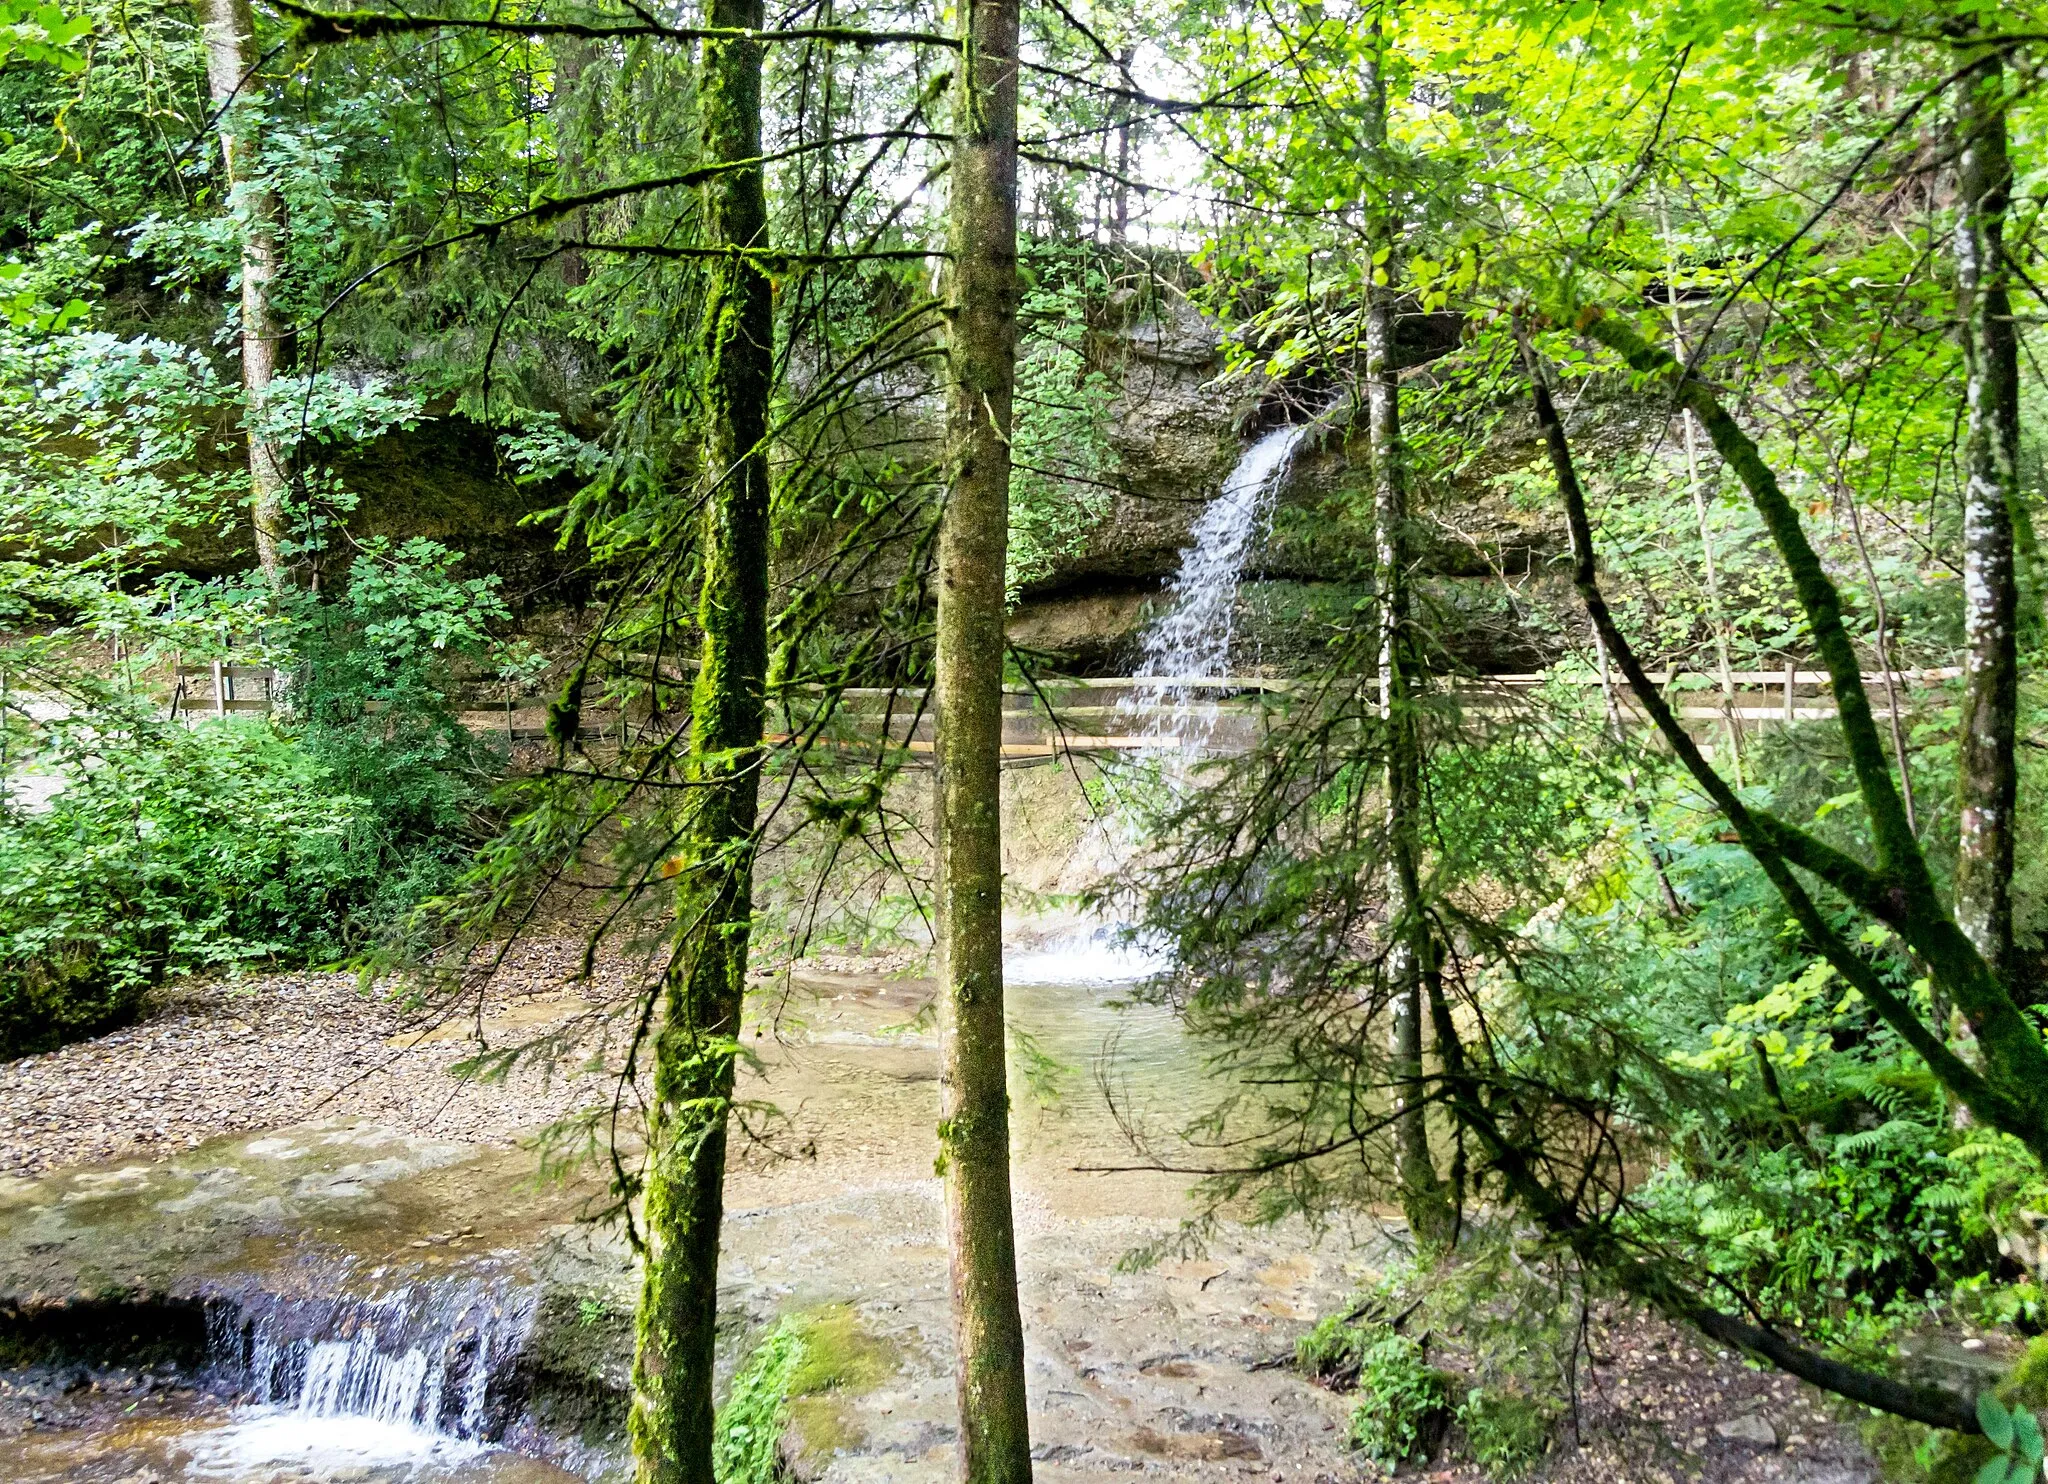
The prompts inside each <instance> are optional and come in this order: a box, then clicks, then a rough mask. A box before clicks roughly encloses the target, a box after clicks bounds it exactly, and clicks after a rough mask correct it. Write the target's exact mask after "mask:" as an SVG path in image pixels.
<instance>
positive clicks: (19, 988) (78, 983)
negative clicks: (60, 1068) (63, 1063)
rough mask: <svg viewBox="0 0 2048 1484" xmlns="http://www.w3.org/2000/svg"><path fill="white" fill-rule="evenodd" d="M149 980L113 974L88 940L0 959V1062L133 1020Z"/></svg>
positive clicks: (79, 1038)
mask: <svg viewBox="0 0 2048 1484" xmlns="http://www.w3.org/2000/svg"><path fill="white" fill-rule="evenodd" d="M146 987H147V986H146V985H145V984H144V983H143V982H142V981H140V980H137V979H134V978H133V977H132V976H130V977H123V978H121V979H118V980H117V979H116V978H114V976H113V975H111V974H110V973H109V972H108V966H107V963H106V960H105V958H104V957H103V955H102V954H101V953H100V952H99V950H98V948H97V947H95V946H94V945H92V944H89V943H66V944H62V945H60V946H59V947H57V948H55V949H53V950H51V951H49V952H47V953H44V954H42V955H40V956H38V957H37V958H34V959H32V960H28V961H26V962H23V961H13V962H6V963H0V1061H12V1060H14V1058H16V1057H20V1056H33V1055H35V1054H36V1053H37V1052H40V1051H54V1050H56V1048H58V1047H59V1046H63V1045H65V1044H67V1043H69V1042H72V1041H79V1040H83V1039H84V1038H85V1037H87V1036H96V1035H99V1034H101V1033H102V1032H104V1031H110V1030H113V1029H115V1028H116V1027H118V1026H121V1025H125V1024H127V1023H128V1022H129V1021H131V1020H133V1019H134V1018H135V1016H136V1014H137V1012H138V1011H140V1010H141V1008H142V997H143V993H144V991H145V989H146Z"/></svg>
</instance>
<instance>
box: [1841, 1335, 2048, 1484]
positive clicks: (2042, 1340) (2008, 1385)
mask: <svg viewBox="0 0 2048 1484" xmlns="http://www.w3.org/2000/svg"><path fill="white" fill-rule="evenodd" d="M1994 1391H1995V1393H1996V1395H1997V1397H1998V1399H1999V1400H2000V1401H2002V1402H2004V1403H2005V1404H2006V1406H2008V1407H2011V1408H2015V1409H2017V1408H2021V1407H2024V1408H2026V1409H2028V1410H2029V1411H2033V1412H2044V1411H2048V1335H2043V1336H2040V1337H2038V1338H2036V1339H2035V1340H2033V1341H2032V1342H2031V1343H2029V1344H2028V1346H2027V1349H2026V1353H2025V1354H2023V1355H2022V1356H2021V1357H2020V1359H2019V1363H2018V1364H2017V1365H2015V1366H2014V1367H2013V1368H2012V1369H2011V1370H2010V1371H2008V1372H2006V1374H2005V1378H2004V1379H2003V1380H2001V1381H2000V1382H1999V1383H1998V1385H1997V1386H1996V1387H1995V1388H1994ZM1930 1437H1932V1438H1934V1444H1933V1448H1932V1450H1931V1451H1932V1457H1931V1459H1930V1457H1929V1452H1930V1450H1929V1448H1928V1442H1929V1439H1930ZM1864 1442H1865V1444H1866V1445H1867V1446H1868V1447H1869V1448H1870V1450H1871V1452H1872V1453H1874V1454H1876V1455H1877V1460H1878V1463H1879V1465H1880V1466H1881V1467H1882V1468H1883V1470H1884V1476H1885V1478H1887V1479H1890V1480H1894V1481H1899V1484H1919V1481H1921V1480H1925V1481H1926V1484H1973V1481H1974V1480H1975V1479H1976V1477H1977V1472H1978V1470H1980V1469H1981V1468H1983V1467H1984V1465H1985V1464H1986V1463H1988V1462H1989V1461H1990V1460H1991V1459H1992V1458H1993V1457H1995V1456H1996V1455H1997V1452H1998V1450H1997V1449H1996V1448H1994V1447H1992V1446H1991V1444H1990V1442H1989V1441H1987V1440H1986V1439H1985V1438H1983V1437H1980V1436H1978V1435H1976V1434H1974V1433H1971V1434H1965V1433H1941V1434H1938V1435H1935V1434H1931V1433H1930V1430H1929V1429H1927V1428H1924V1427H1917V1426H1915V1425H1914V1424H1912V1423H1909V1422H1904V1421H1901V1420H1900V1419H1898V1418H1891V1417H1887V1418H1882V1419H1879V1420H1878V1421H1877V1422H1874V1423H1872V1424H1871V1425H1870V1426H1869V1427H1868V1428H1866V1429H1865V1430H1864Z"/></svg>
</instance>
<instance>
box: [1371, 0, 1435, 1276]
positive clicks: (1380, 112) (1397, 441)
mask: <svg viewBox="0 0 2048 1484" xmlns="http://www.w3.org/2000/svg"><path fill="white" fill-rule="evenodd" d="M1373 40H1374V47H1373V56H1372V60H1371V61H1370V62H1369V63H1368V64H1367V66H1368V74H1367V78H1366V91H1367V105H1366V118H1367V123H1366V129H1367V137H1368V143H1369V144H1370V145H1371V147H1372V149H1373V150H1374V151H1375V153H1377V154H1381V155H1384V153H1385V151H1386V146H1387V89H1386V75H1385V71H1384V67H1383V65H1382V49H1383V47H1384V44H1385V43H1384V40H1383V37H1382V35H1381V32H1380V28H1379V26H1378V24H1377V23H1375V24H1374V26H1373ZM1383 173H1384V172H1383ZM1399 237H1400V223H1399V221H1398V220H1397V219H1396V215H1395V212H1394V209H1393V206H1392V203H1391V201H1388V202H1381V203H1375V204H1374V206H1373V207H1372V208H1371V222H1370V225H1369V227H1368V244H1369V246H1370V249H1371V252H1372V256H1373V258H1374V260H1375V261H1376V262H1378V263H1380V264H1381V265H1382V266H1379V267H1376V268H1374V270H1373V282H1372V284H1371V286H1370V288H1369V289H1368V290H1367V294H1366V310H1365V384H1366V425H1367V439H1368V442H1369V443H1370V445H1371V449H1372V488H1373V516H1374V527H1375V535H1376V545H1377V547H1378V550H1377V567H1378V583H1379V618H1380V707H1381V713H1382V716H1383V718H1384V721H1385V725H1386V729H1387V743H1386V745H1387V853H1388V864H1387V922H1388V926H1389V928H1390V929H1391V931H1392V933H1393V940H1392V942H1391V943H1390V944H1389V945H1388V949H1387V978H1388V982H1389V986H1390V989H1391V992H1392V996H1393V1004H1394V1024H1393V1058H1392V1063H1391V1067H1390V1071H1391V1074H1392V1076H1391V1080H1392V1083H1393V1086H1394V1097H1395V1100H1396V1105H1397V1112H1398V1113H1399V1115H1400V1116H1399V1117H1398V1119H1397V1120H1396V1122H1395V1125H1394V1141H1395V1160H1396V1167H1397V1172H1398V1174H1399V1178H1400V1182H1401V1205H1402V1209H1403V1210H1404V1211H1405V1212H1406V1214H1407V1217H1408V1228H1409V1231H1410V1232H1411V1233H1412V1234H1413V1235H1414V1237H1415V1239H1416V1241H1417V1242H1418V1243H1421V1244H1423V1245H1425V1246H1435V1245H1437V1244H1439V1243H1441V1242H1442V1241H1444V1240H1446V1239H1447V1238H1448V1236H1449V1234H1450V1229H1451V1222H1450V1219H1449V1218H1450V1212H1449V1211H1448V1209H1447V1202H1446V1200H1445V1193H1444V1187H1443V1183H1442V1182H1441V1181H1440V1180H1439V1179H1438V1178H1437V1173H1436V1163H1435V1161H1434V1160H1433V1159H1432V1158H1431V1157H1430V1152H1429V1119H1428V1113H1427V1104H1426V1103H1425V1101H1424V1098H1425V1093H1426V1083H1425V1080H1424V1075H1423V1065H1422V989H1423V980H1424V977H1425V975H1426V974H1427V973H1428V972H1429V971H1430V969H1431V968H1432V967H1433V959H1432V955H1433V954H1434V953H1435V951H1436V944H1435V939H1434V936H1433V935H1432V934H1431V932H1430V930H1429V922H1428V919H1427V918H1426V917H1425V916H1424V914H1423V910H1422V868H1421V840H1420V838H1419V834H1418V824H1419V822H1420V816H1421V812H1422V735H1421V731H1420V729H1419V727H1418V726H1417V718H1416V714H1415V702H1416V692H1417V688H1418V681H1419V676H1418V671H1419V669H1420V666H1419V665H1418V663H1417V655H1416V650H1415V636H1414V632H1413V629H1412V626H1411V623H1410V611H1409V601H1408V561H1409V553H1408V476H1407V469H1406V467H1405V459H1404V452H1403V449H1402V446H1401V392H1400V380H1399V374H1398V373H1397V372H1396V370H1395V368H1394V294H1395V290H1394V251H1395V248H1396V247H1397V246H1398V244H1399Z"/></svg>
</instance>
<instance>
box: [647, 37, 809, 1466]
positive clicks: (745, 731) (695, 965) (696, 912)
mask: <svg viewBox="0 0 2048 1484" xmlns="http://www.w3.org/2000/svg"><path fill="white" fill-rule="evenodd" d="M706 24H707V25H710V26H715V27H720V28H732V29H744V30H759V29H761V27H762V26H763V24H764V18H763V3H762V0H711V3H710V5H709V6H708V13H707V15H706ZM761 50H762V49H761V46H760V44H759V43H758V42H752V41H713V42H706V43H705V45H704V57H703V67H702V83H701V85H700V87H699V92H698V98H699V107H700V110H701V112H702V118H703V138H704V158H705V160H706V161H707V162H719V161H727V160H758V159H759V158H760V154H761ZM704 231H705V241H706V243H707V244H709V245H717V246H727V247H732V248H765V247H766V246H767V245H768V204H767V196H766V187H765V183H764V181H763V179H762V172H761V170H760V168H759V167H758V166H756V167H755V168H752V169H740V170H730V171H725V172H722V173H721V174H719V175H717V176H715V177H713V179H712V180H711V183H710V184H709V185H708V186H706V188H705V191H704ZM707 279H708V282H707V284H706V291H705V299H704V327H703V367H704V370H703V376H704V384H703V392H704V406H705V408H706V416H707V423H708V425H707V427H706V430H705V438H704V454H703V476H702V477H703V479H704V480H705V482H706V484H707V486H708V488H707V490H706V499H705V502H704V524H703V535H702V542H703V550H702V562H703V574H702V584H703V585H702V589H701V592H700V594H699V600H698V608H697V622H698V625H699V627H700V628H701V630H702V632H703V645H702V651H701V654H700V659H699V664H698V669H697V680H696V685H695V688H694V689H693V691H692V693H691V702H690V769H691V773H692V775H693V781H694V782H696V783H697V784H698V785H699V786H698V787H695V788H692V789H690V790H688V794H689V797H690V800H691V803H690V805H689V806H688V807H690V808H691V809H692V810H693V811H694V812H693V813H692V815H691V817H690V820H689V830H688V836H687V845H686V854H685V866H686V869H685V871H684V873H683V877H682V880H683V882H684V883H685V884H684V887H683V889H682V890H681V891H680V892H678V894H677V903H676V914H677V928H676V930H677V933H678V934H679V937H680V939H681V946H680V948H679V951H678V953H677V957H676V962H675V964H674V965H673V966H672V968H671V970H670V973H669V978H668V982H667V984H666V986H665V989H664V1004H663V1025H662V1029H661V1033H660V1035H659V1037H658V1039H657V1042H656V1049H655V1058H656V1059H655V1071H654V1109H653V1114H652V1117H651V1119H650V1128H649V1165H650V1168H649V1173H648V1180H647V1198H646V1208H645V1213H644V1226H645V1231H646V1241H647V1253H646V1274H645V1278H644V1281H643V1285H642V1289H641V1298H640V1317H639V1334H638V1345H637V1348H636V1352H635V1355H634V1364H633V1411H632V1419H631V1432H632V1439H633V1456H634V1461H635V1465H636V1467H637V1469H638V1476H639V1478H640V1480H641V1481H642V1484H712V1471H711V1436H712V1403H711V1382H712V1369H713V1342H714V1339H715V1336H716V1327H717V1317H718V1229H719V1222H720V1220H721V1218H722V1216H723V1214H724V1188H723V1187H724V1180H725V1145H726V1120H727V1114H728V1111H729V1109H730V1107H731V1102H732V1088H733V1063H734V1057H735V1053H736V1051H737V1050H738V1038H739V1033H740V1016H741V1012H742V1009H743V1003H744V998H745V992H746V976H747V943H748V926H749V920H750V917H751V915H752V908H753V865H754V850H755V835H754V826H755V816H756V809H757V806H758V801H759V791H760V764H761V758H762V753H761V737H762V719H763V679H764V675H765V673H766V670H767V663H768V480H769V470H768V450H767V431H768V398H769V392H770V388H771V385H772V381H773V360H772V357H773V340H774V319H773V306H772V303H771V300H770V297H769V283H768V279H767V276H766V275H765V274H764V273H763V272H762V271H761V269H760V267H759V266H758V264H757V263H756V262H752V261H749V260H748V259H746V258H743V257H741V256H740V255H739V254H738V253H733V254H732V255H731V256H728V257H723V258H718V259H713V260H712V264H711V267H710V269H709V271H708V274H707Z"/></svg>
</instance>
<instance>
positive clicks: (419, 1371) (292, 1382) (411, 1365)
mask: <svg viewBox="0 0 2048 1484" xmlns="http://www.w3.org/2000/svg"><path fill="white" fill-rule="evenodd" d="M535 1307H536V1306H535V1296H534V1293H533V1291H532V1290H531V1289H530V1288H523V1287H518V1286H510V1285H506V1284H502V1283H499V1282H494V1281H491V1280H490V1279H488V1278H484V1277H477V1278H471V1279H468V1280H456V1281H452V1282H451V1281H449V1280H447V1279H439V1280H437V1281H431V1282H422V1281H410V1282H402V1283H396V1284H392V1285H390V1286H388V1287H382V1286H379V1287H372V1288H371V1289H370V1290H369V1291H368V1292H366V1293H359V1294H346V1295H339V1296H334V1297H316V1298H282V1297H278V1296H274V1295H270V1294H255V1295H252V1296H250V1297H248V1298H244V1299H239V1300H234V1299H224V1300H219V1301H216V1302H215V1303H214V1304H211V1305H209V1308H208V1314H207V1332H208V1340H209V1346H208V1349H209V1351H210V1359H211V1361H212V1362H213V1364H214V1366H215V1367H216V1368H217V1369H219V1370H220V1371H222V1372H223V1373H225V1375H226V1376H227V1377H228V1378H229V1379H231V1380H234V1381H236V1382H239V1384H240V1385H241V1386H242V1387H243V1389H244V1392H245V1394H246V1395H247V1396H248V1398H249V1399H250V1400H251V1401H254V1402H256V1403H258V1404H261V1405H265V1406H269V1407H272V1408H275V1409H277V1410H278V1411H280V1412H285V1413H289V1414H290V1415H292V1416H294V1417H297V1418H300V1419H308V1420H310V1419H323V1418H341V1417H353V1418H360V1419H363V1420H365V1421H368V1422H373V1423H377V1424H381V1425H384V1426H388V1427H400V1428H411V1429H415V1430H418V1431H421V1432H426V1433H438V1434H442V1435H445V1436H448V1437H452V1438H459V1439H463V1440H491V1439H496V1438H498V1437H501V1436H503V1434H504V1432H505V1429H506V1427H507V1425H508V1424H509V1423H510V1422H511V1420H512V1417H513V1414H514V1412H515V1411H516V1409H517V1407H518V1405H519V1402H520V1401H521V1399H522V1398H521V1395H520V1392H521V1384H520V1377H519V1374H518V1362H519V1358H520V1356H521V1354H522V1353H523V1352H524V1349H525V1346H526V1341H527V1336H528V1335H529V1334H530V1333H531V1331H532V1328H533V1319H534V1311H535Z"/></svg>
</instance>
